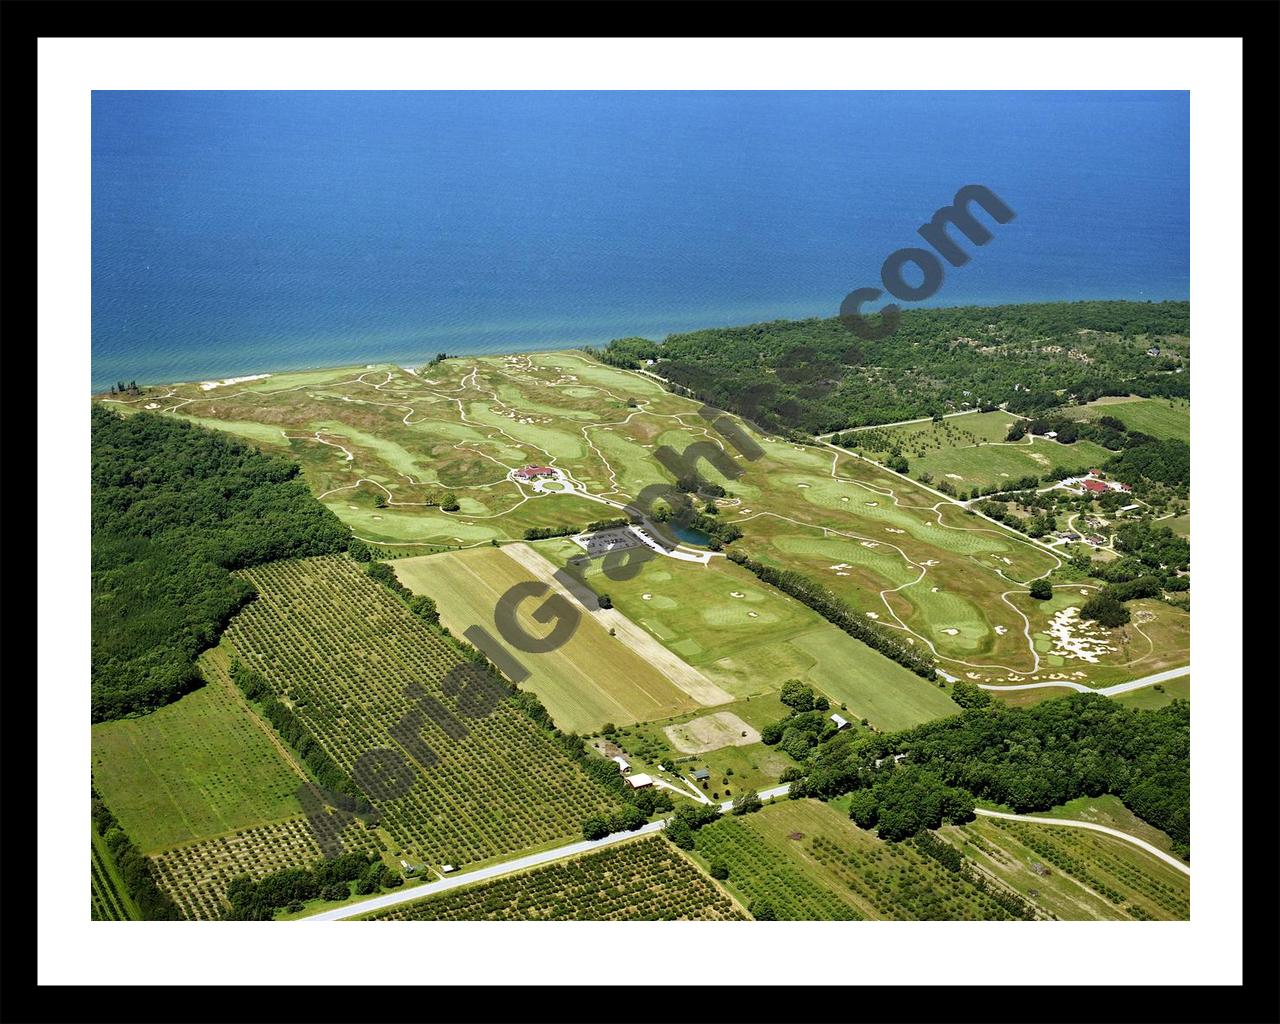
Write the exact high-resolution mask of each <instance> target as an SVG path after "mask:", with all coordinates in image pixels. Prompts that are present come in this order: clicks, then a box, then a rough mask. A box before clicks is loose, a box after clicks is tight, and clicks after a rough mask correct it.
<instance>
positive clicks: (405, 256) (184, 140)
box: [93, 92, 1189, 388]
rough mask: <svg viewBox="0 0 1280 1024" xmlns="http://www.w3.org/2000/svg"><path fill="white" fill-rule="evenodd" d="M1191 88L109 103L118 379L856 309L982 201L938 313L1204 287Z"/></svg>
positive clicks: (97, 285)
mask: <svg viewBox="0 0 1280 1024" xmlns="http://www.w3.org/2000/svg"><path fill="white" fill-rule="evenodd" d="M1188 141H1189V121H1188V103H1187V97H1186V94H1185V93H1155V94H1151V93H1133V94H1130V93H1124V94H1100V93H953V94H934V93H786V92H783V93H763V92H761V93H717V92H710V93H679V92H664V93H644V92H640V93H554V92H541V93H394V92H390V93H388V92H381V93H380V92H361V93H342V92H319V93H317V92H292V93H253V92H234V93H218V92H194V93H193V92H185V93H184V92H151V93H131V92H96V93H94V97H93V383H94V386H95V388H96V387H105V386H106V385H107V384H108V383H110V382H111V381H114V380H116V379H118V378H124V379H133V378H136V379H138V380H139V381H141V382H160V381H173V380H190V379H204V378H208V377H225V376H229V375H241V374H248V373H255V372H264V371H270V370H282V369H292V368H298V367H304V366H326V365H337V364H345V363H366V362H374V361H384V360H394V361H403V362H414V361H422V360H423V359H425V358H426V357H429V356H431V355H434V354H435V353H436V352H438V351H441V350H445V351H448V352H450V353H468V352H500V351H516V350H528V349H546V348H553V347H558V346H565V345H577V344H582V343H584V342H603V341H607V340H608V339H610V338H613V337H619V336H625V335H636V334H639V335H644V336H647V337H662V336H664V335H665V334H667V333H669V332H672V331H678V330H688V329H692V328H697V327H704V326H712V325H724V324H735V323H749V322H753V321H758V320H765V319H773V318H778V317H800V316H830V315H834V314H835V312H836V310H837V309H838V307H839V303H840V300H841V299H842V298H843V297H844V295H845V294H846V293H847V292H848V291H850V290H851V289H853V288H855V287H860V286H864V285H873V286H874V285H876V284H877V283H878V277H879V269H880V265H881V262H882V261H883V260H884V258H885V257H886V256H888V255H889V253H891V252H893V251H894V250H896V249H898V248H901V247H903V246H909V245H913V244H920V241H919V238H918V236H916V234H915V230H916V228H917V227H919V225H920V224H922V223H924V222H925V221H927V220H928V219H929V217H930V216H931V215H932V213H933V211H934V210H936V209H937V208H938V207H940V206H943V205H946V204H947V203H949V202H950V200H951V197H952V196H953V195H954V194H955V192H956V190H957V189H958V188H959V187H961V186H962V185H965V184H969V183H980V184H985V185H987V186H988V187H989V188H991V189H992V190H994V191H995V192H996V193H997V194H998V195H999V196H1000V197H1001V198H1002V199H1003V200H1004V201H1005V202H1006V203H1008V205H1009V206H1011V207H1012V208H1013V209H1014V210H1015V212H1016V214H1017V216H1016V218H1015V219H1014V220H1013V221H1012V222H1010V223H1009V224H1006V225H1003V226H1000V227H998V228H996V229H995V238H994V239H993V240H992V241H991V242H990V243H989V244H988V245H987V246H985V247H984V248H982V249H976V250H974V251H973V258H972V260H971V261H970V262H969V263H968V264H967V265H966V266H964V267H960V268H956V269H951V268H948V270H947V277H946V279H945V281H944V283H943V286H942V288H941V289H940V291H939V292H938V294H937V295H936V296H935V297H934V298H933V299H932V300H930V304H932V305H961V304H966V303H988V302H1021V301H1037V300H1050V299H1078V298H1136V299H1153V300H1158V299H1166V298H1186V297H1187V296H1188V292H1189V283H1188V273H1189V271H1188V267H1189V258H1188Z"/></svg>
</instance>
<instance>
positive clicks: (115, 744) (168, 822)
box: [91, 655, 302, 854]
mask: <svg viewBox="0 0 1280 1024" xmlns="http://www.w3.org/2000/svg"><path fill="white" fill-rule="evenodd" d="M207 657H208V656H207V655H206V658H207ZM204 671H205V675H206V679H207V680H208V681H207V682H206V684H205V685H204V686H203V687H201V688H200V689H198V690H196V691H194V692H192V693H189V694H187V695H186V696H185V697H183V698H181V699H180V700H178V701H177V702H175V703H173V704H170V705H168V706H167V707H163V708H160V709H159V710H157V711H154V712H152V713H151V714H149V715H146V716H144V717H141V718H126V719H119V720H117V721H114V722H103V723H100V724H98V725H95V726H93V728H92V731H91V735H92V744H93V781H94V785H95V786H96V787H97V788H98V791H99V792H100V793H102V795H103V798H104V799H105V800H106V802H107V804H108V805H109V806H110V807H111V809H112V811H113V812H114V813H115V815H116V818H117V819H118V820H119V822H120V826H121V827H122V828H123V829H124V831H125V832H126V833H128V835H129V838H130V839H132V840H133V842H134V843H135V844H136V845H137V846H138V848H139V849H140V850H141V851H142V852H143V853H146V854H152V853H155V852H156V851H158V850H162V849H165V848H167V847H171V846H175V845H177V844H179V843H189V842H193V841H196V840H199V839H204V838H207V837H210V836H217V835H222V834H224V833H228V832H234V831H236V830H238V829H242V828H248V827H253V826H257V825H263V824H266V823H269V822H275V821H283V820H285V819H287V818H292V817H296V816H297V815H299V814H301V813H302V805H301V804H300V803H299V802H298V799H297V797H296V796H295V795H294V794H295V791H296V790H297V788H298V786H299V785H300V783H301V781H302V780H301V779H300V777H299V775H298V774H297V771H296V769H295V768H293V767H292V766H291V765H290V763H289V762H288V761H287V760H286V759H285V757H284V755H283V754H281V752H280V751H279V749H277V747H276V746H275V745H274V744H273V743H272V741H271V740H270V739H269V738H268V735H267V733H266V732H264V728H265V726H264V724H263V723H260V722H259V721H258V720H257V718H256V716H255V714H254V712H253V711H252V710H251V709H250V708H249V707H248V705H247V704H246V703H245V702H244V699H243V698H242V697H241V696H240V693H239V691H238V690H236V689H235V688H234V686H232V684H231V683H230V681H229V680H227V679H225V678H219V677H217V676H216V675H214V674H213V673H212V672H209V671H208V670H207V669H204Z"/></svg>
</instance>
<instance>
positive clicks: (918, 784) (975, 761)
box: [790, 693, 1191, 856]
mask: <svg viewBox="0 0 1280 1024" xmlns="http://www.w3.org/2000/svg"><path fill="white" fill-rule="evenodd" d="M1190 740H1191V706H1190V705H1189V704H1188V703H1187V702H1186V701H1174V702H1173V703H1172V704H1169V705H1166V706H1165V707H1162V708H1158V709H1156V710H1140V709H1136V708H1130V707H1126V706H1124V705H1122V704H1119V703H1117V702H1115V701H1113V700H1110V699H1108V698H1106V697H1103V696H1101V695H1099V694H1093V693H1078V694H1074V695H1072V696H1070V697H1063V698H1060V699H1056V700H1048V701H1045V702H1044V703H1042V704H1037V705H1035V706H1034V707H1030V708H1010V707H1006V706H1004V705H1000V704H996V703H994V702H993V703H990V704H988V705H986V706H984V707H976V708H973V709H971V710H968V711H966V712H965V713H964V714H961V715H954V716H952V717H949V718H943V719H938V720H937V721H933V722H928V723H926V724H924V725H920V726H916V727H915V728H914V729H908V730H904V731H902V732H897V733H890V734H885V735H869V736H868V735H866V734H859V735H852V734H849V733H838V734H837V735H835V736H834V737H831V738H830V739H828V740H826V741H825V742H822V743H820V744H819V745H818V746H817V747H815V749H814V750H813V752H812V753H811V754H810V756H809V758H808V760H807V761H806V762H805V764H804V766H803V767H801V768H799V769H792V777H793V778H796V779H797V781H795V782H794V784H793V785H792V788H791V794H790V795H791V796H793V797H800V796H817V797H821V798H824V799H825V798H828V797H832V796H836V795H838V794H841V793H847V792H850V791H855V792H862V791H867V792H868V794H869V795H867V796H858V797H857V799H856V800H855V802H854V808H853V809H854V810H855V811H856V812H857V813H856V814H855V815H854V817H855V820H861V821H867V822H869V821H876V820H879V821H885V820H888V821H890V822H891V825H890V832H891V834H892V837H893V838H902V837H903V836H904V835H905V834H911V832H912V828H911V826H912V824H913V823H915V822H926V824H922V825H920V827H930V828H931V827H936V825H937V823H938V821H940V820H941V819H943V818H946V819H948V820H957V819H962V818H963V816H964V814H965V813H966V807H967V808H968V810H970V811H971V810H972V801H973V799H974V798H978V799H983V800H990V801H992V802H994V803H997V804H1004V805H1006V806H1008V807H1010V808H1012V809H1013V810H1014V811H1015V812H1018V813H1025V812H1029V811H1044V810H1047V809H1049V808H1050V807H1054V806H1056V805H1057V804H1061V803H1064V802H1066V801H1068V800H1071V799H1074V798H1075V797H1078V796H1099V795H1101V794H1104V793H1111V794H1114V795H1115V796H1118V797H1119V798H1120V799H1121V800H1123V801H1124V803H1125V805H1126V806H1127V807H1128V808H1129V809H1130V810H1131V811H1133V813H1134V814H1136V815H1137V816H1138V817H1140V818H1142V819H1143V820H1144V821H1146V822H1148V823H1149V824H1151V825H1154V826H1155V827H1156V828H1159V829H1162V830H1164V831H1165V832H1167V833H1168V834H1169V836H1170V837H1171V838H1172V839H1173V842H1174V848H1175V851H1176V852H1178V853H1180V854H1181V855H1183V856H1189V855H1190V844H1191V804H1190V800H1191V763H1190ZM893 754H905V755H906V759H905V760H904V761H903V762H902V764H901V766H899V767H896V768H895V767H894V759H893V758H892V757H891V756H890V755H893ZM877 760H880V761H882V762H883V764H882V767H880V768H877V767H876V766H875V763H876V761H877ZM886 772H894V773H896V772H904V773H905V774H904V776H903V777H902V778H901V779H900V780H899V781H898V782H895V783H893V784H889V783H888V782H886V781H885V775H886ZM886 815H887V818H886ZM885 838H889V836H885Z"/></svg>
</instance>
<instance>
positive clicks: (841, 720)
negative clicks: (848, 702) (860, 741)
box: [831, 715, 849, 731]
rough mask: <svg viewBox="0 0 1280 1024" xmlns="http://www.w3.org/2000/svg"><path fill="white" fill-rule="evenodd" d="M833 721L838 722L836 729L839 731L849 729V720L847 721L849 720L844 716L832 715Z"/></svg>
mask: <svg viewBox="0 0 1280 1024" xmlns="http://www.w3.org/2000/svg"><path fill="white" fill-rule="evenodd" d="M831 721H833V722H835V723H836V730H837V731H839V730H840V729H847V728H849V723H848V721H847V720H845V719H844V718H841V717H840V716H839V715H832V716H831Z"/></svg>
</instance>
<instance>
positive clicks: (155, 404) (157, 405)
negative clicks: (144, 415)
mask: <svg viewBox="0 0 1280 1024" xmlns="http://www.w3.org/2000/svg"><path fill="white" fill-rule="evenodd" d="M143 408H144V409H159V408H160V403H159V402H148V403H147V404H146V405H144V406H143Z"/></svg>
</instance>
